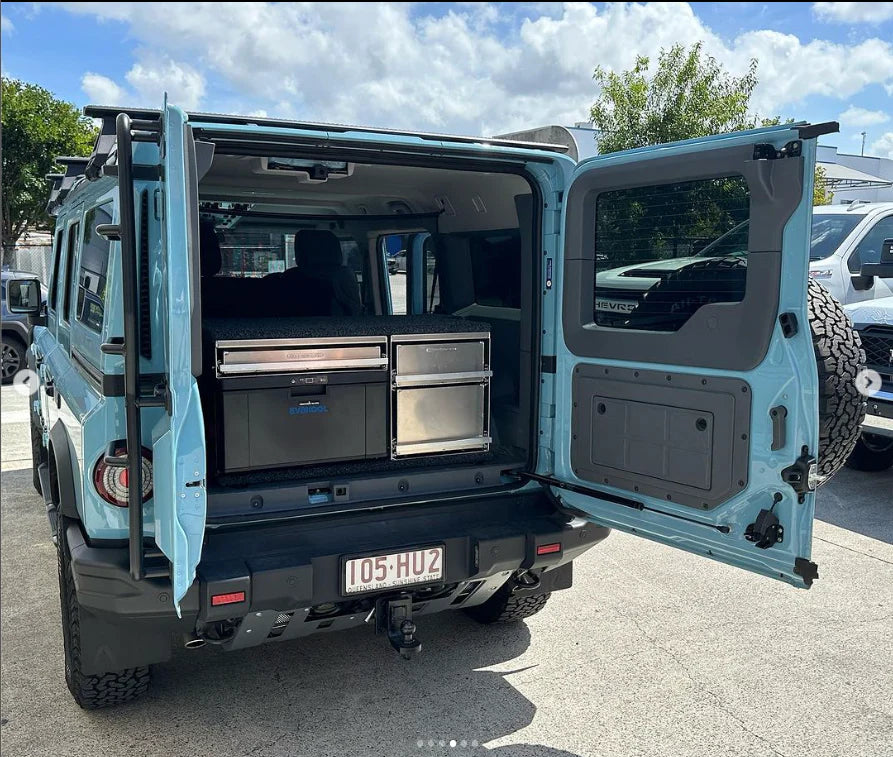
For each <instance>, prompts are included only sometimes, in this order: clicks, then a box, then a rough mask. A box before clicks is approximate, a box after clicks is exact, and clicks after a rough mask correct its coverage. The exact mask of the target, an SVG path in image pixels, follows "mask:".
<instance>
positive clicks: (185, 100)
mask: <svg viewBox="0 0 893 757" xmlns="http://www.w3.org/2000/svg"><path fill="white" fill-rule="evenodd" d="M140 58H141V60H139V61H137V62H136V63H135V64H134V65H133V68H131V69H130V70H129V71H128V72H127V74H126V75H125V77H124V78H125V79H127V83H128V84H130V86H131V87H133V88H134V90H135V91H136V93H137V94H138V95H139V97H140V100H141V101H142V102H156V103H160V102H161V100H162V99H163V96H164V93H165V92H167V95H168V99H169V100H170V101H171V102H173V103H176V104H178V105H180V106H182V107H184V108H189V109H192V110H194V109H196V108H198V105H199V103H200V102H201V99H202V96H203V95H204V93H205V80H204V78H203V77H202V75H201V74H200V73H199V72H198V71H196V70H195V69H194V68H192V66H189V65H186V64H185V63H178V62H176V61H174V60H171V59H170V58H162V59H161V60H152V59H151V58H152V56H150V55H149V54H148V53H145V52H144V53H143V54H142V55H141V56H140Z"/></svg>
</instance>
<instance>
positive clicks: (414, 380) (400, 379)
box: [394, 371, 493, 387]
mask: <svg viewBox="0 0 893 757" xmlns="http://www.w3.org/2000/svg"><path fill="white" fill-rule="evenodd" d="M492 376H493V371H461V372H458V373H417V374H411V375H402V376H401V375H400V374H399V373H398V374H396V375H395V376H394V386H398V387H400V386H428V385H431V384H435V385H438V384H460V383H472V382H483V381H486V380H487V379H489V378H491V377H492Z"/></svg>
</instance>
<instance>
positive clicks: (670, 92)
mask: <svg viewBox="0 0 893 757" xmlns="http://www.w3.org/2000/svg"><path fill="white" fill-rule="evenodd" d="M593 78H594V79H595V81H596V82H597V83H598V85H599V87H600V90H601V91H600V93H599V96H598V99H597V100H596V101H595V103H594V104H593V106H592V108H591V110H590V118H591V120H592V124H593V126H594V127H595V129H596V130H597V131H598V138H597V139H598V150H599V152H600V153H603V154H604V153H608V152H616V151H617V150H629V149H632V148H635V147H646V146H648V145H657V144H664V143H666V142H675V141H678V140H683V139H693V138H695V137H706V136H709V135H711V134H722V133H724V132H729V131H739V130H742V129H754V128H756V127H759V126H773V125H775V124H778V123H780V122H781V119H780V118H778V117H777V116H776V117H773V118H759V117H757V116H755V115H753V114H752V113H751V112H750V101H751V97H752V96H753V91H754V88H755V87H756V85H757V81H758V80H757V60H756V59H755V58H752V59H751V61H750V65H749V66H748V70H747V73H745V74H744V75H743V76H732V75H731V74H729V73H728V72H727V71H726V70H725V69H724V68H723V66H722V64H720V63H719V62H718V61H717V60H716V58H714V57H713V56H711V55H708V54H706V53H705V52H704V51H703V45H702V43H700V42H698V43H696V44H694V45H692V46H691V47H690V48H686V47H684V46H683V45H673V47H671V48H670V49H669V50H666V49H662V50H661V51H660V54H659V55H658V59H657V67H656V69H655V70H654V71H652V70H651V61H650V60H649V59H648V58H646V57H644V56H638V57H637V58H636V64H635V65H634V66H633V67H632V68H631V69H630V70H628V71H621V72H620V73H617V72H615V71H608V70H606V69H604V68H602V67H598V68H596V69H595V74H594V76H593ZM815 186H816V192H815V197H814V200H815V204H826V203H829V202H830V201H831V197H832V195H831V194H830V193H828V192H827V185H826V182H825V180H824V173H821V174H820V173H819V172H818V171H817V173H816V182H815Z"/></svg>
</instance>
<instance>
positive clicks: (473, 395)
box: [394, 384, 490, 455]
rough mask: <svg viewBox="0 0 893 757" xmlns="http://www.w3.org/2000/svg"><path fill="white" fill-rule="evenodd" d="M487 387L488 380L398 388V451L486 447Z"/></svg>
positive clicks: (405, 452)
mask: <svg viewBox="0 0 893 757" xmlns="http://www.w3.org/2000/svg"><path fill="white" fill-rule="evenodd" d="M487 390H488V387H487V386H486V385H484V384H460V385H455V386H432V387H424V388H413V389H397V391H396V404H397V406H396V445H395V449H394V452H395V454H397V455H410V454H421V453H426V452H427V453H433V452H448V451H456V452H458V451H464V450H473V449H484V448H485V447H486V446H487V445H488V444H489V443H490V437H489V435H488V429H487V427H486V424H485V418H486V415H485V414H486V412H487Z"/></svg>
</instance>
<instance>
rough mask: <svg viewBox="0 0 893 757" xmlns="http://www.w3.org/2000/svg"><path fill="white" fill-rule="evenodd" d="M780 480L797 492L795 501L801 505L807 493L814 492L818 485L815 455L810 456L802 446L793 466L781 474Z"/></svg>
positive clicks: (806, 448)
mask: <svg viewBox="0 0 893 757" xmlns="http://www.w3.org/2000/svg"><path fill="white" fill-rule="evenodd" d="M781 480H782V481H784V482H785V483H786V484H788V485H789V486H790V487H791V488H792V489H793V490H794V491H795V492H797V501H798V502H799V503H800V504H801V505H802V504H803V502H804V501H805V500H806V495H807V493H809V492H814V491H815V490H816V487H817V486H818V485H819V482H820V477H819V466H818V463H817V462H816V459H815V455H813V454H810V452H809V447H807V446H805V445H804V446H803V447H802V448H801V449H800V457H798V458H797V459H796V460H795V461H794V464H793V465H789V466H788V467H787V468H785V469H784V470H783V471H782V472H781Z"/></svg>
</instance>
